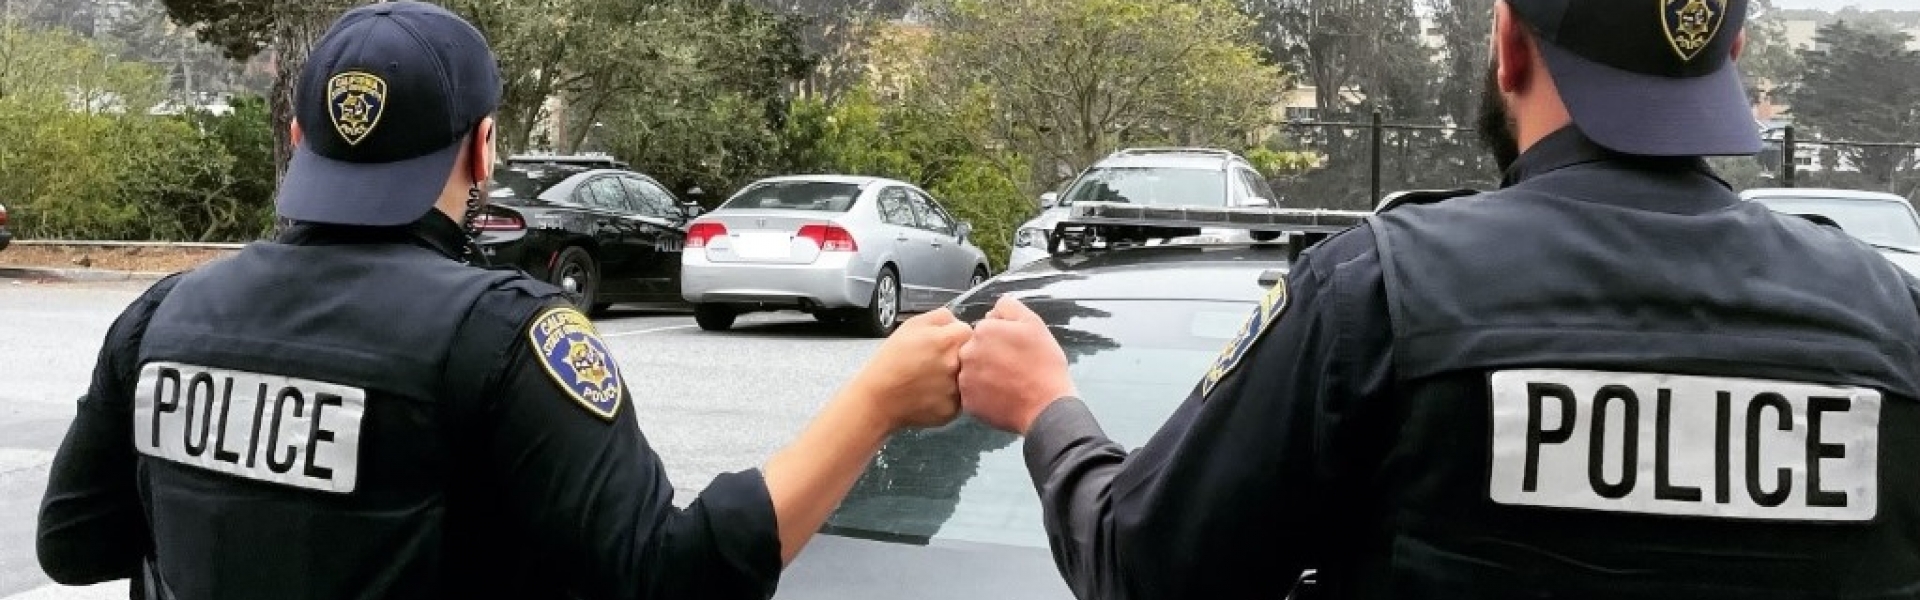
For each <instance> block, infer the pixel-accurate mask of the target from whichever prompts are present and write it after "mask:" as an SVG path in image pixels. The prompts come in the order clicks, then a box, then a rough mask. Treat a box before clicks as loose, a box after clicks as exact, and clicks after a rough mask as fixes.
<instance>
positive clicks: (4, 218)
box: [0, 206, 7, 227]
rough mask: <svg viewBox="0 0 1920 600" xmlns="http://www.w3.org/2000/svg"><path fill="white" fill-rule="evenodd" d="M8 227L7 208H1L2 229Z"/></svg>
mask: <svg viewBox="0 0 1920 600" xmlns="http://www.w3.org/2000/svg"><path fill="white" fill-rule="evenodd" d="M6 226H7V207H5V206H0V227H6Z"/></svg>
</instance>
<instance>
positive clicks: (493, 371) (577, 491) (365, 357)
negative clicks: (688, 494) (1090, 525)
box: [37, 2, 969, 600]
mask: <svg viewBox="0 0 1920 600" xmlns="http://www.w3.org/2000/svg"><path fill="white" fill-rule="evenodd" d="M298 85H299V87H298V88H297V93H296V94H295V99H294V100H295V111H296V117H297V121H296V123H295V129H294V138H295V143H296V146H297V149H296V152H297V154H296V156H295V157H294V159H293V162H292V165H291V166H290V168H289V171H288V174H287V176H286V180H285V182H284V184H283V186H282V190H281V192H280V194H279V197H278V198H277V206H278V209H279V212H280V213H281V215H282V216H283V217H285V218H287V219H290V220H291V221H293V222H295V223H296V225H295V226H293V227H292V228H291V229H289V230H287V231H285V232H284V233H283V234H282V235H280V236H279V237H278V239H276V240H274V241H271V242H261V243H254V244H250V245H249V246H248V247H247V248H246V249H244V250H242V251H240V252H239V253H238V254H237V255H236V256H233V257H231V258H228V259H224V260H220V261H217V262H214V263H211V264H208V265H206V266H204V267H201V268H198V269H194V270H192V271H189V272H186V273H181V274H177V275H175V276H172V277H168V278H166V279H164V280H162V281H160V282H158V283H157V284H155V285H154V286H153V287H152V288H151V289H150V290H149V291H148V292H147V293H146V294H144V295H142V296H141V297H140V298H139V299H137V300H135V301H134V302H133V303H132V305H131V306H129V307H128V308H127V309H126V311H125V312H124V313H123V314H122V315H121V316H120V317H119V319H118V320H116V321H115V322H114V324H113V325H112V327H111V329H110V330H109V333H108V334H107V336H106V340H105V344H104V347H103V348H102V350H101V352H100V356H99V363H98V366H97V368H96V370H95V372H94V375H93V380H92V385H91V386H90V388H89V389H88V391H87V394H86V396H85V397H84V398H82V399H81V401H80V405H79V410H78V414H77V415H76V417H75V419H74V421H73V424H72V428H71V430H70V431H69V432H68V434H67V437H66V440H65V442H64V443H63V444H62V445H61V447H60V450H59V453H58V455H57V456H56V457H55V459H54V463H53V469H52V474H51V477H50V482H49V484H48V490H47V495H46V499H45V502H44V504H43V506H42V508H41V512H40V520H39V531H38V548H37V549H38V553H39V560H40V564H41V566H42V567H43V568H44V569H45V570H46V572H47V573H48V574H49V575H50V576H51V577H52V578H53V579H54V580H56V581H58V582H60V583H64V584H76V585H77V584H91V583H96V582H103V581H109V580H114V579H126V578H131V579H133V582H134V585H133V588H134V590H135V594H136V597H145V598H169V599H170V598H179V599H183V600H190V599H196V598H273V599H277V600H292V599H301V598H314V599H338V598H562V597H565V598H607V599H613V598H618V599H623V600H624V599H633V598H655V599H669V598H703V599H704V598H765V597H768V596H770V595H771V594H772V592H773V590H774V587H775V584H776V582H777V580H778V578H779V576H780V572H781V570H782V568H783V567H784V565H785V564H787V562H788V561H791V560H792V559H793V558H794V555H795V554H796V553H798V552H799V551H800V549H801V547H802V545H804V544H805V543H806V541H807V540H808V539H809V537H810V536H811V535H812V534H813V532H815V531H816V530H818V529H819V528H820V526H821V524H822V522H824V520H825V519H826V516H827V514H828V513H829V512H830V511H831V509H832V508H833V507H834V505H836V504H837V503H838V502H839V500H840V499H841V498H842V497H843V496H844V495H845V494H846V492H847V490H848V489H849V488H850V487H851V486H852V484H853V482H854V481H855V479H857V478H858V476H859V473H860V472H861V471H862V470H863V469H864V468H865V466H866V463H867V461H868V460H869V459H870V458H871V457H872V456H873V454H874V453H875V452H877V451H878V449H879V447H880V445H881V443H882V442H883V441H884V439H885V438H886V437H887V436H888V435H890V434H891V433H892V432H894V431H896V430H899V429H902V428H907V427H915V426H928V425H936V424H940V423H945V422H946V421H948V420H949V419H951V418H952V417H953V416H954V415H956V414H958V411H959V403H958V396H957V392H956V389H955V387H954V385H955V382H954V377H955V374H954V372H955V370H956V369H957V367H958V350H959V345H960V343H961V342H963V341H964V340H965V339H966V338H967V336H968V334H969V329H968V327H967V326H966V325H965V324H963V323H958V322H955V321H954V320H953V317H952V315H950V314H948V313H945V312H940V313H933V314H929V315H924V316H922V317H919V318H917V319H915V320H913V321H910V322H908V323H906V324H904V325H903V326H902V327H901V328H900V329H899V330H898V333H896V334H895V335H894V336H893V337H892V338H891V339H889V340H887V341H886V342H885V343H884V345H883V346H882V347H881V349H880V350H879V352H878V354H877V356H876V358H875V359H874V361H873V362H872V363H870V364H868V365H866V367H865V369H863V370H862V371H861V372H860V373H859V374H858V375H857V376H856V377H855V379H854V380H852V381H851V382H850V383H849V384H848V385H847V386H846V387H845V388H844V389H843V390H842V391H841V392H840V393H839V394H838V395H837V396H836V397H835V398H834V399H832V400H831V401H830V402H828V403H827V405H826V406H825V408H823V409H822V412H821V413H820V414H819V415H818V417H817V418H816V419H815V421H814V422H813V423H812V424H811V425H810V426H809V427H808V428H807V429H805V430H804V431H803V432H802V433H801V434H800V435H799V437H798V439H797V440H795V441H794V442H793V444H792V445H791V446H789V447H787V448H786V449H784V450H782V451H780V452H778V453H777V454H775V455H774V456H773V457H772V458H771V459H770V460H769V461H768V462H767V463H766V464H765V466H764V467H763V468H760V469H750V470H745V471H741V472H735V473H727V474H723V475H720V476H719V477H717V478H716V479H715V480H714V481H713V482H712V483H711V484H710V485H709V486H708V487H707V488H706V490H705V491H704V492H703V493H702V494H701V495H700V496H699V497H698V498H697V499H695V500H693V501H692V502H691V503H690V504H688V505H687V506H686V508H684V509H682V508H676V507H675V506H674V504H673V491H674V487H673V485H672V484H671V483H670V482H669V481H668V479H667V477H666V475H665V473H664V471H663V468H662V465H661V461H660V458H659V457H658V456H656V455H655V454H654V453H653V452H652V450H651V449H650V448H649V447H648V445H647V441H646V438H645V437H644V436H643V435H642V434H641V432H640V429H639V426H638V423H639V422H640V421H643V420H644V417H642V416H641V413H642V412H644V409H643V404H642V403H640V402H636V400H641V401H644V398H645V397H646V392H645V390H644V389H636V387H635V385H636V382H635V381H634V380H632V379H630V376H631V372H629V371H627V370H625V369H623V368H621V365H619V364H618V363H617V362H616V361H615V360H614V358H613V356H612V355H611V354H610V353H609V352H608V348H607V345H606V344H605V343H604V342H602V341H601V339H600V338H599V337H598V336H597V335H596V333H595V329H594V326H593V324H592V323H591V322H589V321H588V320H587V319H586V317H584V316H583V315H581V314H580V313H578V312H576V311H575V310H574V309H572V308H571V307H570V306H569V305H568V303H567V302H566V299H565V298H564V297H563V296H562V294H561V292H560V291H559V290H558V289H556V288H554V287H552V286H549V285H547V284H544V283H541V282H539V281H535V280H533V279H530V278H528V277H526V276H524V275H521V274H518V273H508V272H502V271H490V270H485V269H482V268H479V267H474V266H469V265H467V264H463V261H464V260H465V259H466V258H467V257H470V256H472V250H471V247H472V242H471V241H470V238H469V236H468V234H467V233H466V232H465V231H463V230H462V227H461V226H460V225H459V224H458V223H457V222H456V219H460V218H462V217H465V218H469V219H470V218H471V217H472V216H473V212H474V211H475V210H476V209H477V208H478V207H479V204H480V202H481V199H482V198H483V197H484V194H482V193H481V182H484V181H487V180H488V178H489V177H490V176H491V165H492V164H493V161H494V153H493V145H492V132H493V120H492V119H491V118H490V117H489V114H490V113H492V112H493V110H494V109H495V107H496V106H497V104H498V102H499V99H500V94H501V80H500V76H499V73H498V72H497V70H496V67H495V62H494V59H493V57H492V54H491V52H490V50H489V49H488V47H487V43H486V41H485V40H484V39H483V38H482V37H481V35H480V33H479V32H478V31H476V30H475V29H474V28H473V27H472V26H470V25H469V24H467V23H466V22H465V21H463V20H461V19H460V18H459V17H457V16H455V15H453V14H452V13H449V12H447V11H446V10H444V9H441V8H439V7H436V6H433V5H430V4H424V3H416V2H391V3H380V4H374V5H370V6H365V7H361V8H357V9H354V10H352V11H350V12H348V13H346V14H345V15H344V16H343V17H341V18H340V19H339V21H337V22H336V23H335V24H334V25H333V26H332V27H331V28H330V29H329V30H328V31H327V32H326V34H325V36H324V37H323V38H322V39H321V40H320V41H319V43H318V45H317V46H316V47H315V50H314V52H313V53H312V55H311V57H310V59H309V61H308V62H307V63H306V67H305V70H304V71H303V72H302V73H301V74H300V80H299V84H298Z"/></svg>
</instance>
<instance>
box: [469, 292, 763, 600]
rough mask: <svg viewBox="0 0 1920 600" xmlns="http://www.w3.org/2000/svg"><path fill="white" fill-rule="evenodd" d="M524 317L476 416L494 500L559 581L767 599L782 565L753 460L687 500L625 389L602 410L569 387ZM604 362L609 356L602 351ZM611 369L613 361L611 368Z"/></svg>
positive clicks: (584, 586)
mask: <svg viewBox="0 0 1920 600" xmlns="http://www.w3.org/2000/svg"><path fill="white" fill-rule="evenodd" d="M526 331H527V325H526V324H524V323H522V324H521V326H520V329H519V330H517V332H516V333H517V335H514V336H513V338H512V339H513V340H514V341H513V342H511V343H509V344H506V345H504V346H503V347H502V350H503V354H504V357H505V360H504V361H503V362H502V366H501V368H500V370H499V372H498V373H497V375H496V382H497V383H495V384H494V385H492V386H490V387H491V388H492V390H493V391H492V392H491V393H490V394H489V395H490V398H488V399H487V407H488V408H487V409H486V410H487V412H486V414H484V415H483V416H482V418H481V419H480V421H479V422H480V423H481V428H482V429H483V431H481V432H480V435H481V436H482V439H483V440H484V444H483V447H484V448H485V450H484V454H485V460H486V461H487V464H488V469H489V470H490V471H491V472H492V473H494V477H495V478H496V481H494V482H492V483H493V485H491V486H489V487H492V488H493V489H497V490H499V491H500V493H502V494H504V495H505V498H503V499H502V501H503V502H502V503H503V505H504V506H505V507H506V509H507V511H508V513H509V514H510V515H511V516H512V517H513V518H515V519H516V520H517V521H519V524H518V526H520V527H523V528H524V529H525V531H528V532H530V535H531V537H532V539H533V541H534V542H535V543H536V544H537V545H538V546H539V551H540V552H541V553H542V554H545V555H547V556H550V557H551V559H550V560H549V561H548V562H549V563H550V564H553V565H558V568H559V569H560V570H561V571H562V572H561V573H558V575H559V576H560V579H561V580H562V581H564V582H566V585H568V586H569V587H570V588H572V589H570V590H569V591H570V592H572V593H574V594H576V595H578V596H580V597H582V598H591V599H621V600H627V599H637V600H669V599H680V598H710V599H717V600H718V599H731V598H766V597H770V596H771V595H772V594H773V590H774V588H775V585H776V583H777V581H778V578H779V575H780V570H781V566H780V541H779V536H778V528H777V523H776V521H775V515H774V512H773V503H772V499H771V497H770V496H769V493H768V491H767V488H766V484H765V482H764V481H763V480H762V478H761V476H760V473H759V472H758V471H757V470H747V471H742V472H736V473H726V474H722V475H720V476H719V477H717V478H716V479H715V480H714V481H713V482H712V483H711V484H710V485H709V486H708V487H707V488H706V489H705V490H704V491H703V492H702V493H701V494H700V497H699V498H698V499H696V500H694V501H693V502H692V503H690V504H689V505H688V506H687V507H686V508H685V509H681V508H677V507H675V506H674V505H673V485H672V484H671V482H669V480H668V478H667V474H666V470H665V468H664V466H663V465H662V463H661V461H660V458H659V456H658V455H656V454H655V453H654V452H653V450H652V448H651V447H650V446H649V445H648V443H647V440H646V437H645V435H644V434H642V433H641V430H640V426H639V419H638V418H637V416H636V415H638V413H639V412H640V410H639V407H638V406H636V405H635V403H634V401H633V395H634V393H635V392H637V391H640V390H639V389H638V388H636V386H637V385H642V384H641V382H639V381H636V380H633V379H628V378H626V377H624V374H623V377H622V380H623V381H624V382H625V386H626V388H625V391H624V393H623V397H622V398H621V401H620V404H619V405H618V407H617V408H616V411H617V412H615V413H614V415H613V418H612V419H610V420H609V419H605V418H602V417H601V416H599V415H597V414H594V413H593V412H591V411H589V410H588V409H587V408H585V407H583V406H582V405H581V404H580V401H579V400H577V399H576V398H574V397H572V396H571V395H569V394H568V392H567V391H566V388H564V387H562V386H561V384H560V383H558V382H557V380H556V379H555V378H554V377H553V376H552V375H551V373H550V372H549V370H548V368H547V365H546V364H545V363H544V360H543V358H541V357H540V356H537V355H535V353H534V351H533V350H532V349H531V344H530V343H529V342H528V340H527V336H526ZM608 363H609V364H610V365H611V364H612V357H608ZM615 368H617V367H615Z"/></svg>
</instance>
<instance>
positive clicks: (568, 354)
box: [527, 307, 626, 421]
mask: <svg viewBox="0 0 1920 600" xmlns="http://www.w3.org/2000/svg"><path fill="white" fill-rule="evenodd" d="M527 342H528V343H530V344H532V349H533V352H534V354H536V355H538V356H539V357H540V366H542V367H544V368H546V370H547V375H548V376H550V377H552V378H553V382H554V383H555V384H558V385H559V386H560V390H561V391H563V392H566V394H567V396H569V397H571V398H573V400H574V401H575V402H578V403H579V404H580V406H581V407H583V408H585V409H587V411H589V412H592V413H593V414H594V416H596V417H600V418H601V419H603V420H608V421H611V420H613V416H614V415H615V414H618V413H619V412H620V399H621V397H622V396H624V395H625V394H624V392H625V391H626V390H625V387H626V386H625V382H624V381H622V380H621V377H620V369H619V365H616V364H614V362H613V354H612V353H610V352H608V351H607V346H606V344H605V343H602V342H601V341H600V336H599V335H597V334H595V333H594V331H593V322H592V321H589V320H587V316H586V315H583V314H580V311H578V310H575V309H573V308H572V307H556V308H549V309H547V310H545V311H542V312H541V313H540V315H539V316H537V317H534V319H533V324H532V325H531V326H529V327H528V328H527Z"/></svg>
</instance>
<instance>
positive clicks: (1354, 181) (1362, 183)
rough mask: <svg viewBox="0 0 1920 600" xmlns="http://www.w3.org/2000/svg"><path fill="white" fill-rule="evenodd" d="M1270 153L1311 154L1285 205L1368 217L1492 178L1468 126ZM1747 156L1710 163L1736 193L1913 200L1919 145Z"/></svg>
mask: <svg viewBox="0 0 1920 600" xmlns="http://www.w3.org/2000/svg"><path fill="white" fill-rule="evenodd" d="M1278 138H1279V140H1278V144H1276V146H1277V149H1282V150H1291V151H1296V152H1299V151H1304V152H1309V153H1312V154H1315V155H1317V162H1316V164H1315V165H1314V166H1313V167H1312V168H1309V169H1305V170H1302V171H1299V172H1296V173H1292V174H1287V175H1282V176H1280V177H1276V178H1274V179H1273V180H1272V181H1271V184H1272V185H1273V188H1274V191H1275V193H1276V194H1279V195H1280V196H1281V198H1282V201H1283V202H1284V205H1285V206H1291V207H1298V208H1328V209H1341V210H1371V209H1373V208H1374V207H1375V206H1376V205H1377V204H1378V202H1379V199H1380V198H1381V197H1382V196H1384V195H1385V194H1388V193H1392V192H1395V191H1399V190H1408V189H1457V188H1473V189H1482V190H1486V189H1493V188H1495V187H1498V186H1499V184H1500V172H1499V168H1498V166H1497V165H1495V164H1494V161H1493V158H1492V156H1491V155H1490V154H1489V152H1488V151H1487V150H1486V148H1485V147H1484V145H1482V144H1481V142H1480V140H1479V137H1478V135H1477V134H1476V133H1475V132H1474V130H1473V129H1471V128H1466V127H1454V126H1449V125H1443V124H1422V123H1393V122H1388V121H1385V120H1383V119H1382V118H1381V117H1380V116H1379V115H1378V114H1375V115H1371V116H1370V117H1369V118H1365V119H1361V120H1326V121H1318V120H1293V121H1288V122H1286V123H1284V124H1282V125H1281V126H1280V129H1279V131H1278ZM1766 139H1767V147H1766V149H1765V150H1763V151H1762V152H1761V153H1760V154H1758V155H1756V156H1736V157H1716V158H1712V159H1709V161H1710V162H1711V163H1712V164H1713V167H1714V169H1715V171H1716V172H1718V173H1719V174H1720V175H1721V176H1722V177H1724V178H1726V179H1727V181H1728V182H1729V183H1731V184H1733V186H1734V187H1735V188H1736V189H1739V190H1746V189H1752V188H1766V187H1830V188H1842V189H1857V190H1869V191H1886V192H1891V193H1893V194H1896V195H1899V196H1902V197H1905V198H1907V199H1908V200H1909V201H1912V200H1916V199H1920V142H1855V141H1844V140H1819V139H1807V138H1804V137H1800V136H1799V135H1798V134H1797V133H1796V132H1795V131H1794V129H1793V128H1792V127H1787V128H1783V129H1780V130H1776V131H1773V132H1769V133H1768V134H1767V136H1766Z"/></svg>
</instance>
